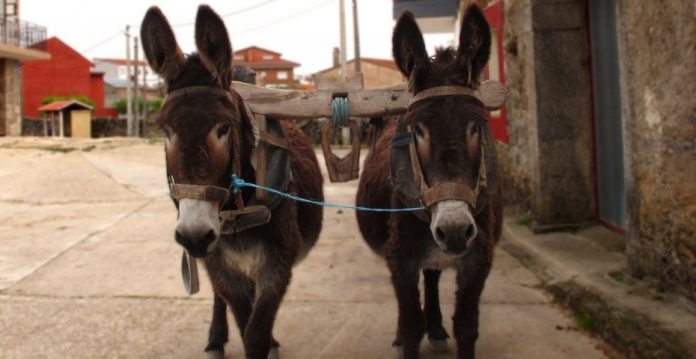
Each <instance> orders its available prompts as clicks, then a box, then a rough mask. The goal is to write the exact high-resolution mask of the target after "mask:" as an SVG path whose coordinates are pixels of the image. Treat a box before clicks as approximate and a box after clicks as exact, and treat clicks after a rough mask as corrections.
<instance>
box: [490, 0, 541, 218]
mask: <svg viewBox="0 0 696 359" xmlns="http://www.w3.org/2000/svg"><path fill="white" fill-rule="evenodd" d="M503 6H504V7H503V19H504V21H505V23H504V25H503V30H504V45H503V47H504V51H505V53H504V55H503V56H504V58H505V70H506V73H505V76H506V80H507V83H508V89H507V90H508V94H507V102H506V106H507V110H508V135H509V143H508V144H502V143H499V144H498V156H499V157H500V165H501V167H502V171H503V174H504V175H503V176H502V179H503V188H505V192H504V193H505V200H506V210H513V211H520V212H529V211H530V210H531V202H532V196H533V194H532V181H533V179H534V176H535V173H536V167H537V156H535V155H534V154H536V153H537V152H538V150H537V141H536V139H537V136H536V102H535V101H534V98H535V87H534V41H533V39H534V34H533V32H532V15H531V13H532V12H531V9H532V0H519V1H505V2H503Z"/></svg>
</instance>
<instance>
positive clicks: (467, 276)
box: [453, 268, 487, 359]
mask: <svg viewBox="0 0 696 359" xmlns="http://www.w3.org/2000/svg"><path fill="white" fill-rule="evenodd" d="M469 269H470V268H469ZM480 272H483V271H478V273H477V271H470V272H469V271H467V270H466V269H462V268H459V269H458V270H457V286H458V288H457V303H456V307H455V310H454V318H453V319H454V337H455V339H456V340H457V352H458V354H457V357H458V358H460V359H464V358H466V359H473V358H475V357H476V352H475V345H476V339H478V327H479V301H480V299H481V292H482V291H483V285H484V282H485V280H486V274H487V272H486V273H480Z"/></svg>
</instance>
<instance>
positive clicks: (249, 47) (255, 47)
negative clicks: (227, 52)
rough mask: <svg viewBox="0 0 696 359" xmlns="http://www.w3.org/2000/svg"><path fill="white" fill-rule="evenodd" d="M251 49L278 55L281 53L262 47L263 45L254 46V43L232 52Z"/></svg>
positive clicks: (236, 52)
mask: <svg viewBox="0 0 696 359" xmlns="http://www.w3.org/2000/svg"><path fill="white" fill-rule="evenodd" d="M251 49H256V50H261V51H263V52H268V53H271V54H275V55H278V56H280V55H282V54H281V53H280V52H275V51H271V50H269V49H264V48H263V47H258V46H256V45H251V46H247V47H245V48H243V49H239V50H236V51H235V52H234V53H235V54H240V53H242V52H247V51H249V50H251Z"/></svg>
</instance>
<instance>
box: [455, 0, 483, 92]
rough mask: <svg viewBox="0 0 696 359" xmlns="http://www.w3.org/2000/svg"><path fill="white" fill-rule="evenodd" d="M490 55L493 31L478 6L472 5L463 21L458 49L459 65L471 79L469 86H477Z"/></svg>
mask: <svg viewBox="0 0 696 359" xmlns="http://www.w3.org/2000/svg"><path fill="white" fill-rule="evenodd" d="M490 55H491V29H490V27H489V26H488V21H486V17H485V16H483V13H482V12H481V9H480V8H479V7H478V6H476V5H471V6H469V8H468V9H467V10H466V14H465V15H464V21H462V28H461V29H460V31H459V48H458V49H457V63H458V64H459V66H461V70H462V71H464V72H465V74H466V76H467V77H468V79H469V80H468V83H467V85H471V86H474V85H476V83H477V82H478V77H479V75H480V74H481V70H483V68H484V67H485V66H486V64H487V63H488V58H489V57H490Z"/></svg>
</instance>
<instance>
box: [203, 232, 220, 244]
mask: <svg viewBox="0 0 696 359" xmlns="http://www.w3.org/2000/svg"><path fill="white" fill-rule="evenodd" d="M216 239H217V235H216V234H215V231H213V230H212V229H211V230H209V231H208V233H206V234H205V236H203V238H201V242H203V243H205V244H206V245H207V244H210V243H212V242H213V241H214V240H216Z"/></svg>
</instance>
